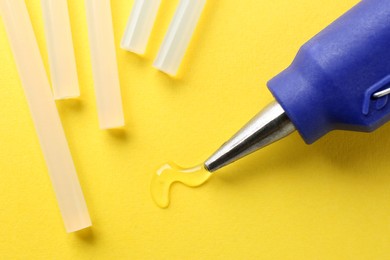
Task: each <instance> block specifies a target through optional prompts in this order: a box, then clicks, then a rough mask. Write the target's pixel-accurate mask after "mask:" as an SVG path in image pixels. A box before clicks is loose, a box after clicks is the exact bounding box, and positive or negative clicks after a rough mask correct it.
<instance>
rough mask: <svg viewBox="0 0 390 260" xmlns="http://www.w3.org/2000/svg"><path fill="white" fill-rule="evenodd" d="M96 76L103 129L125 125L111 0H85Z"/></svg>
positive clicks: (95, 81) (94, 75)
mask: <svg viewBox="0 0 390 260" xmlns="http://www.w3.org/2000/svg"><path fill="white" fill-rule="evenodd" d="M85 3H86V9H87V22H88V32H89V33H88V34H89V44H90V47H91V59H92V70H93V79H94V83H95V92H96V100H97V109H98V116H99V125H100V128H101V129H110V128H117V127H121V126H123V125H124V124H125V122H124V121H125V120H124V115H123V108H122V98H121V92H120V86H119V76H118V64H117V61H116V53H115V43H114V32H113V27H112V17H111V5H110V0H85Z"/></svg>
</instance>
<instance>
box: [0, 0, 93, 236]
mask: <svg viewBox="0 0 390 260" xmlns="http://www.w3.org/2000/svg"><path fill="white" fill-rule="evenodd" d="M0 14H1V16H2V18H3V22H4V25H5V29H6V32H7V35H8V38H9V42H10V45H11V49H12V52H13V55H14V58H15V63H16V66H17V69H18V71H19V75H20V79H21V83H22V86H23V89H24V92H25V95H26V98H27V102H28V105H29V107H30V110H31V115H32V119H33V122H34V125H35V129H36V131H37V134H38V138H39V141H40V144H41V148H42V152H43V155H44V157H45V160H46V164H47V167H48V170H49V175H50V179H51V181H52V184H53V187H54V192H55V194H56V197H57V201H58V205H59V207H60V211H61V214H62V217H63V220H64V223H65V228H66V231H67V232H73V231H77V230H80V229H83V228H86V227H88V226H91V220H90V217H89V213H88V209H87V205H86V203H85V200H84V196H83V193H82V191H81V187H80V184H79V181H78V179H77V175H76V169H75V167H74V164H73V160H72V157H71V154H70V151H69V147H68V144H67V141H66V139H65V134H64V130H63V128H62V125H61V121H60V117H59V115H58V112H57V108H56V106H55V103H54V100H53V96H52V93H51V91H50V85H49V81H48V78H47V75H46V72H45V69H44V66H43V62H42V58H41V56H40V53H39V49H38V45H37V42H36V39H35V35H34V32H33V28H32V26H31V22H30V18H29V15H28V12H27V8H26V5H25V2H24V0H0Z"/></svg>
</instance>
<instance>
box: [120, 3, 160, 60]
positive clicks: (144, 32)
mask: <svg viewBox="0 0 390 260" xmlns="http://www.w3.org/2000/svg"><path fill="white" fill-rule="evenodd" d="M160 3H161V0H135V3H134V6H133V10H132V12H131V14H130V17H129V21H128V22H127V27H126V30H125V34H124V35H123V38H122V42H121V48H122V49H125V50H128V51H131V52H134V53H137V54H144V53H145V50H146V46H147V44H148V39H149V36H150V33H151V32H152V29H153V25H154V22H155V20H156V17H157V13H158V9H159V7H160Z"/></svg>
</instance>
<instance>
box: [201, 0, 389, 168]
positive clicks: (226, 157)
mask: <svg viewBox="0 0 390 260" xmlns="http://www.w3.org/2000/svg"><path fill="white" fill-rule="evenodd" d="M268 87H269V89H270V91H271V92H272V94H273V96H274V97H275V100H276V102H274V103H272V104H271V105H270V106H268V107H267V108H266V109H265V110H264V111H262V112H261V113H260V114H258V115H257V116H256V117H255V118H254V119H253V120H252V121H250V122H249V123H248V124H247V125H246V126H245V127H244V128H242V129H241V130H240V131H239V132H238V133H237V134H236V135H235V136H233V137H232V139H230V140H229V141H228V142H226V143H225V144H224V145H223V146H222V147H221V148H220V149H219V150H217V152H215V153H214V154H213V155H212V156H211V157H210V158H209V159H208V160H207V161H206V162H205V167H206V168H207V169H208V170H209V171H215V170H217V169H219V168H221V167H223V166H225V165H227V164H229V163H231V162H233V161H236V160H238V159H239V158H241V157H243V156H246V155H247V154H249V153H252V152H253V151H255V150H257V149H260V148H262V147H264V146H266V145H268V144H270V143H273V142H275V141H277V140H279V139H281V138H283V137H285V136H287V135H289V134H290V133H292V132H293V131H295V130H297V131H298V132H299V134H300V135H301V136H302V138H303V139H304V140H305V142H306V143H308V144H311V143H313V142H315V141H316V140H318V139H319V138H321V137H322V136H324V135H325V134H327V133H328V132H330V131H332V130H352V131H364V132H371V131H373V130H375V129H377V128H378V127H380V126H382V125H383V124H385V123H386V122H387V121H389V120H390V100H389V95H390V1H388V0H363V1H361V2H359V3H358V4H357V5H356V6H355V7H353V8H352V9H351V10H350V11H348V12H347V13H346V14H344V15H343V16H342V17H340V18H339V19H338V20H336V21H335V22H333V23H332V24H331V25H330V26H328V27H327V28H326V29H324V30H323V31H322V32H320V33H319V34H318V35H316V36H315V37H314V38H312V39H311V40H310V41H309V42H307V43H306V44H305V45H303V46H302V48H301V49H300V51H299V52H298V55H297V56H296V58H295V60H294V61H293V63H292V64H291V65H290V67H288V68H287V69H286V70H284V71H283V72H281V73H280V74H279V75H277V76H276V77H275V78H273V79H272V80H270V81H269V82H268Z"/></svg>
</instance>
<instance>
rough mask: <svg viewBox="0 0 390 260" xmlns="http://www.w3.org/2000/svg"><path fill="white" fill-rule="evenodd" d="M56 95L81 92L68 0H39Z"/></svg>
mask: <svg viewBox="0 0 390 260" xmlns="http://www.w3.org/2000/svg"><path fill="white" fill-rule="evenodd" d="M41 4H42V13H43V21H44V24H45V34H46V42H47V49H48V54H49V64H50V74H51V81H52V86H53V93H54V98H55V99H66V98H75V97H79V96H80V90H79V83H78V78H77V69H76V60H75V56H74V50H73V42H72V33H71V30H70V21H69V13H68V4H67V0H41Z"/></svg>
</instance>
